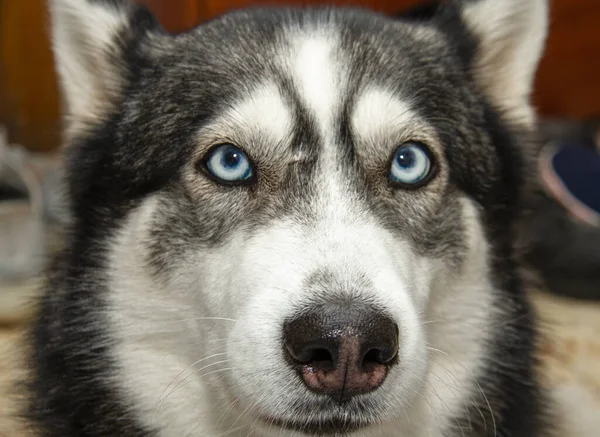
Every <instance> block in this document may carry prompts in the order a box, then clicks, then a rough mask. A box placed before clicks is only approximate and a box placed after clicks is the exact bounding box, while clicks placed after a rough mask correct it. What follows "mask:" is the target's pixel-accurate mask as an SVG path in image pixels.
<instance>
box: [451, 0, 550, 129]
mask: <svg viewBox="0 0 600 437" xmlns="http://www.w3.org/2000/svg"><path fill="white" fill-rule="evenodd" d="M458 7H459V8H460V11H459V14H460V17H461V19H462V21H463V23H464V25H465V26H466V27H467V29H468V31H469V32H470V34H471V35H472V36H473V38H474V41H475V43H476V50H475V57H474V59H473V60H472V73H473V75H474V77H475V80H476V81H477V83H478V85H479V87H480V88H481V90H482V91H483V92H484V93H485V94H486V95H487V96H488V97H489V98H490V99H491V101H492V103H494V104H495V105H497V106H498V108H499V109H500V110H501V111H502V112H503V113H505V115H508V116H509V117H511V118H513V117H514V118H517V119H519V120H522V121H526V122H528V123H531V122H533V120H534V115H533V111H532V109H531V104H530V96H531V91H532V88H533V82H534V78H535V73H536V71H537V67H538V64H539V61H540V58H541V56H542V53H543V49H544V45H545V41H546V35H547V32H548V1H547V0H458Z"/></svg>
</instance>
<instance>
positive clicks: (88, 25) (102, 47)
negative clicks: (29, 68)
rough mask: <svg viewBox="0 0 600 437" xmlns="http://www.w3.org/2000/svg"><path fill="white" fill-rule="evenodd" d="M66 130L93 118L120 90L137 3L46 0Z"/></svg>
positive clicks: (101, 113) (94, 120) (104, 110)
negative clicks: (125, 54)
mask: <svg viewBox="0 0 600 437" xmlns="http://www.w3.org/2000/svg"><path fill="white" fill-rule="evenodd" d="M49 6H50V17H51V22H52V45H53V49H54V56H55V62H56V70H57V73H58V77H59V80H60V83H61V85H62V86H61V90H62V93H63V97H64V105H65V107H64V112H65V116H66V119H67V124H68V128H69V129H68V130H72V129H78V128H81V127H84V126H86V125H88V124H94V123H97V122H98V121H99V120H101V119H102V118H103V116H105V115H106V113H107V111H109V110H110V107H111V105H112V104H114V102H115V100H116V99H117V98H118V96H119V93H120V91H121V89H122V85H123V81H124V75H125V71H127V66H126V65H125V60H124V50H125V47H126V44H127V42H128V41H129V40H130V39H131V37H132V35H133V31H134V29H133V28H134V23H133V20H134V15H135V14H136V11H138V8H139V7H138V6H135V5H133V4H132V3H131V2H129V1H127V0H49Z"/></svg>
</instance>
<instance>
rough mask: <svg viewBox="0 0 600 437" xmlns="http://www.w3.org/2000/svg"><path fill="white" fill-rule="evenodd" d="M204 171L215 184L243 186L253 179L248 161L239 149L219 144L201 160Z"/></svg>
mask: <svg viewBox="0 0 600 437" xmlns="http://www.w3.org/2000/svg"><path fill="white" fill-rule="evenodd" d="M203 162H204V166H205V167H206V170H207V171H208V172H209V174H210V175H211V176H213V178H214V179H216V180H217V182H223V183H226V184H243V183H247V182H249V181H251V180H252V179H253V177H254V167H253V165H252V163H251V162H250V159H249V158H248V156H246V154H245V153H244V152H243V151H242V149H240V148H239V147H236V146H234V145H233V144H221V145H219V146H216V147H213V148H212V149H211V150H210V151H209V152H208V153H207V154H206V157H205V158H204V160H203Z"/></svg>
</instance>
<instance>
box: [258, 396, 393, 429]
mask: <svg viewBox="0 0 600 437" xmlns="http://www.w3.org/2000/svg"><path fill="white" fill-rule="evenodd" d="M325 404H326V405H323V404H321V405H319V404H316V405H312V406H308V405H305V406H304V408H302V411H295V412H294V413H291V414H283V415H281V416H277V415H273V416H271V415H268V416H267V415H259V420H260V422H262V425H263V426H265V427H266V428H267V429H271V430H273V429H279V430H287V431H290V433H291V434H293V435H306V436H330V437H334V436H335V437H338V436H347V435H350V434H352V433H355V432H356V431H359V430H363V429H365V428H369V427H371V426H373V425H374V424H376V423H381V420H382V418H381V417H380V416H379V415H378V414H377V413H376V411H377V410H376V409H374V408H373V406H372V405H370V406H366V405H364V404H362V403H359V402H354V403H352V402H350V403H348V404H345V405H337V404H336V405H333V404H331V403H329V402H327V403H325Z"/></svg>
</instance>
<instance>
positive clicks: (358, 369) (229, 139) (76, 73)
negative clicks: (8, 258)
mask: <svg viewBox="0 0 600 437" xmlns="http://www.w3.org/2000/svg"><path fill="white" fill-rule="evenodd" d="M52 16H53V20H54V27H53V29H54V45H55V50H56V54H57V66H58V72H59V74H60V76H61V79H62V83H63V89H64V93H65V105H66V106H65V110H66V113H67V116H68V118H67V123H68V125H67V129H66V132H67V137H68V142H69V145H68V147H69V148H68V151H69V156H70V161H69V166H70V167H69V175H70V176H69V193H70V201H71V203H72V211H73V220H74V221H73V241H72V249H73V250H75V249H74V248H79V249H77V250H82V251H83V252H84V255H82V258H81V259H82V260H83V261H81V262H82V263H83V265H84V268H85V266H86V265H87V266H89V271H88V274H87V275H86V276H85V277H86V278H88V280H89V283H90V284H94V286H95V287H97V290H96V291H95V292H96V293H100V294H101V296H102V299H101V302H102V306H101V307H98V308H89V309H87V311H88V312H89V315H90V317H91V318H93V319H94V320H93V322H91V321H89V319H88V321H84V319H83V318H82V319H80V320H79V322H78V323H81V324H84V323H89V324H90V327H89V329H95V330H100V331H102V333H104V334H105V339H106V344H108V345H110V347H109V348H108V350H109V351H110V355H111V356H110V359H111V360H112V361H111V362H112V363H113V364H114V365H113V366H112V367H111V369H112V370H111V372H112V377H111V381H112V382H111V384H114V390H115V391H117V392H118V396H119V397H120V398H122V399H123V400H124V403H125V404H126V405H131V406H132V407H131V408H132V410H133V412H134V413H135V414H136V417H138V419H139V421H140V422H141V423H142V424H143V425H144V426H147V427H149V428H153V429H159V430H163V431H164V432H165V434H161V435H177V436H180V435H181V436H183V435H192V434H189V433H193V432H196V433H197V435H202V436H208V435H211V436H212V435H221V434H219V433H220V432H227V431H228V430H230V431H231V432H234V430H236V429H238V428H239V429H241V430H243V431H241V432H242V433H243V435H246V433H248V432H249V430H251V429H254V430H257V431H255V432H256V433H257V435H262V434H271V435H276V436H281V435H287V433H288V432H300V433H301V434H302V433H309V434H310V433H313V434H344V433H348V432H352V431H357V432H360V431H359V430H364V432H366V433H368V434H365V435H380V434H377V433H378V432H381V433H383V435H388V434H385V430H386V429H388V427H389V426H394V427H395V428H396V429H402V427H404V429H407V430H408V429H410V428H411V427H413V426H416V427H419V428H418V429H425V428H427V429H430V430H433V428H435V426H437V425H436V421H437V423H438V424H439V423H440V421H441V422H442V423H443V422H444V421H445V420H451V418H452V417H454V416H456V415H458V414H460V412H461V411H462V410H463V408H465V405H466V404H467V403H468V402H469V401H468V400H469V399H471V398H472V397H473V396H475V395H474V393H477V389H476V379H477V375H478V374H479V372H481V369H483V367H484V366H485V365H486V364H485V363H486V361H487V360H488V359H489V357H490V355H489V352H488V349H489V347H487V346H486V345H487V344H489V343H490V342H493V341H494V338H495V336H496V335H497V332H496V330H497V329H498V327H497V324H495V323H494V322H495V321H497V320H498V319H499V317H503V315H502V314H506V312H507V311H508V312H510V304H509V300H510V299H509V297H506V296H505V297H503V289H504V287H506V281H507V280H506V279H505V276H506V274H507V270H503V269H508V271H509V273H510V267H507V266H510V257H511V254H512V249H511V244H512V232H513V230H512V224H513V221H514V217H515V214H516V210H517V204H518V199H519V192H520V186H521V184H522V181H523V178H524V174H523V167H524V164H525V161H526V158H525V155H526V154H525V152H524V151H523V150H521V147H523V148H524V147H525V146H523V145H522V144H521V142H522V140H523V138H525V137H526V136H527V135H526V134H527V132H529V131H530V129H531V127H532V125H533V123H534V116H533V112H532V109H531V106H530V103H529V97H530V91H531V87H532V82H533V77H534V73H535V69H536V66H537V63H538V59H539V57H540V54H541V51H542V45H543V42H544V38H545V30H546V2H545V1H544V0H479V1H475V0H474V1H468V0H464V1H454V2H448V3H447V4H446V5H445V6H443V7H441V8H440V10H439V12H438V13H437V14H436V15H435V17H431V18H427V19H424V20H414V19H411V20H408V19H407V20H394V19H391V18H387V17H384V16H380V15H376V14H373V13H370V12H366V11H362V10H328V9H322V10H321V9H317V10H247V11H240V12H235V13H232V14H229V15H226V16H224V17H221V18H218V19H215V20H213V21H211V22H208V23H205V24H203V25H201V26H199V27H197V28H196V29H194V30H191V31H188V32H185V33H181V34H178V35H169V34H167V33H165V32H163V31H162V30H161V29H160V27H159V26H158V24H157V23H156V21H155V20H154V19H153V18H152V17H151V16H150V14H149V13H148V12H147V11H146V10H145V9H143V8H140V7H134V6H130V5H128V4H125V3H121V2H117V1H91V0H88V1H84V0H55V1H54V2H53V6H52ZM91 259H93V260H92V261H90V260H91ZM90 278H91V279H90ZM434 416H435V417H436V419H431V418H432V417H434ZM430 419H431V420H430ZM194 435H195V434H194ZM223 435H225V434H223ZM432 435H437V434H435V433H433V434H432Z"/></svg>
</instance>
